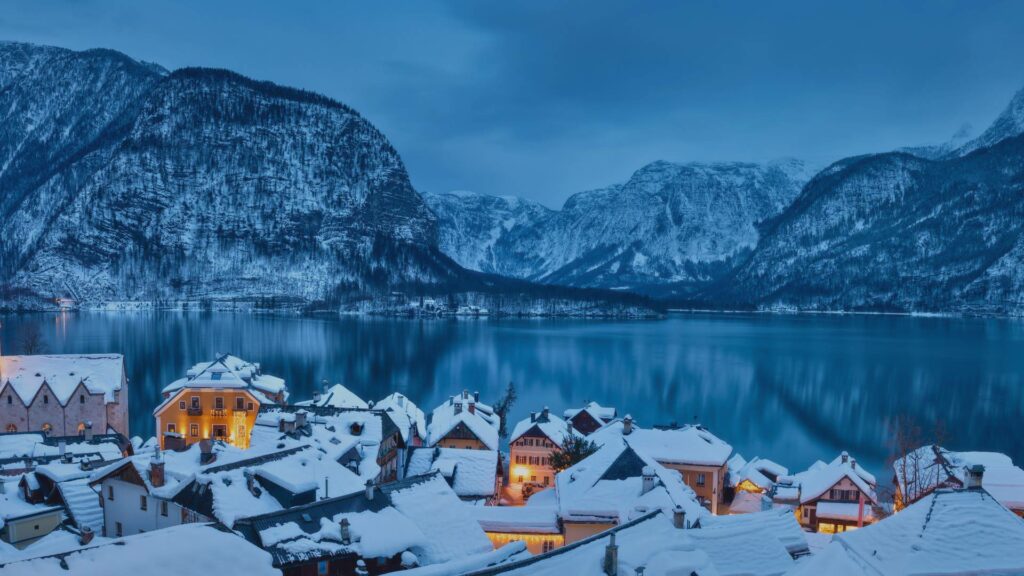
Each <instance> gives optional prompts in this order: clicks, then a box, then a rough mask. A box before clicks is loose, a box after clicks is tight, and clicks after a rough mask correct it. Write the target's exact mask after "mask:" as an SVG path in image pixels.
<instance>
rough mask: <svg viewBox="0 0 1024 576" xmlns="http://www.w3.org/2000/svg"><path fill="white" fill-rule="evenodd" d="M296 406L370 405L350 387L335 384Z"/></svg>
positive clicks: (340, 406)
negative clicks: (318, 395) (313, 398)
mask: <svg viewBox="0 0 1024 576" xmlns="http://www.w3.org/2000/svg"><path fill="white" fill-rule="evenodd" d="M295 405H296V406H330V407H332V408H369V407H370V405H369V404H367V403H366V401H365V400H363V399H362V398H360V397H359V396H357V395H356V394H355V392H352V391H351V390H349V389H348V388H346V387H344V386H342V385H341V384H335V385H334V386H331V387H330V388H328V389H327V390H325V391H324V392H322V393H321V394H320V397H319V398H317V399H316V400H303V401H302V402H296V403H295Z"/></svg>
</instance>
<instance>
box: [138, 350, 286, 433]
mask: <svg viewBox="0 0 1024 576" xmlns="http://www.w3.org/2000/svg"><path fill="white" fill-rule="evenodd" d="M228 358H231V357H229V356H222V357H221V358H219V359H217V360H215V361H213V362H210V363H207V364H201V365H197V367H195V368H193V369H192V370H189V374H188V376H187V377H186V378H185V379H184V381H180V380H179V381H176V382H174V383H173V384H171V385H170V386H168V387H167V388H165V389H164V401H163V402H162V403H161V404H160V405H159V406H157V407H156V409H155V410H154V411H153V416H154V417H155V418H156V430H157V437H158V438H159V441H160V448H161V449H162V450H183V449H185V448H187V447H188V446H191V445H192V444H195V443H196V442H199V441H200V440H221V441H223V442H227V443H228V444H231V445H234V446H237V447H239V448H248V447H249V440H250V434H251V432H252V427H253V425H255V423H256V413H257V412H258V411H259V408H260V403H261V399H266V396H265V394H263V393H262V392H261V391H260V390H256V389H253V388H252V383H251V381H247V380H246V378H245V374H240V373H239V372H238V371H237V370H235V369H233V368H232V367H231V366H230V365H229V364H228V363H227V362H226V361H225V360H226V359H228ZM197 368H198V369H197Z"/></svg>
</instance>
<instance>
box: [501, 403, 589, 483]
mask: <svg viewBox="0 0 1024 576" xmlns="http://www.w3.org/2000/svg"><path fill="white" fill-rule="evenodd" d="M571 434H573V432H572V428H571V426H570V425H569V424H568V423H567V422H566V421H565V420H562V419H561V418H559V417H558V416H555V415H554V414H551V411H550V410H549V409H548V408H547V406H545V407H544V409H543V410H541V411H540V412H533V413H531V414H530V417H529V418H525V419H523V420H521V421H519V422H518V423H517V424H516V427H515V428H514V429H513V430H512V436H511V438H509V442H508V445H509V452H510V456H509V459H510V466H511V474H510V479H511V481H512V482H513V483H518V484H522V483H523V482H537V483H540V484H542V485H544V486H550V485H551V483H552V482H553V481H554V479H555V470H554V468H552V467H551V452H552V451H554V450H558V449H561V448H562V445H563V444H564V442H565V438H566V437H567V436H568V435H571Z"/></svg>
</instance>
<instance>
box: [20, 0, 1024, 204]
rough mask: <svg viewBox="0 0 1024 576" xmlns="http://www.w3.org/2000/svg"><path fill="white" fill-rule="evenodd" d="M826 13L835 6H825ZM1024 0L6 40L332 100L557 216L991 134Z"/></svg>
mask: <svg viewBox="0 0 1024 576" xmlns="http://www.w3.org/2000/svg"><path fill="white" fill-rule="evenodd" d="M826 4H827V5H826ZM1022 30H1024V2H980V1H979V2H944V1H927V2H926V1H922V2H898V3H896V2H843V3H839V2H828V3H824V2H818V1H807V2H763V1H762V2H750V3H735V2H733V3H721V2H664V3H656V2H540V1H538V2H523V3H514V2H502V3H497V2H494V3H492V2H476V1H467V2H344V3H343V2H274V3H270V2H266V3H260V2H223V1H216V2H210V1H185V2H181V1H179V2H173V3H172V2H162V1H161V2H156V1H145V2H137V1H123V2H105V1H95V0H77V1H74V2H56V1H48V0H47V1H43V0H29V1H19V0H16V1H5V2H4V3H3V9H2V10H0V39H3V40H19V41H28V42H36V43H43V44H53V45H57V46H63V47H67V48H73V49H85V48H94V47H107V48H113V49H116V50H120V51H123V52H125V53H127V54H129V55H130V56H132V57H134V58H137V59H141V60H147V61H153V62H157V63H159V64H162V65H163V66H165V67H167V68H171V69H173V68H177V67H181V66H213V67H224V68H230V69H232V70H235V71H238V72H241V73H243V74H246V75H248V76H252V77H254V78H258V79H262V80H271V81H274V82H277V83H280V84H286V85H292V86H296V87H301V88H306V89H309V90H314V91H318V92H322V93H324V94H327V95H329V96H331V97H333V98H336V99H338V100H341V101H343V102H345V103H347V104H350V105H351V106H353V107H355V108H356V109H357V110H359V111H360V112H361V113H362V114H363V115H365V116H366V117H367V118H369V119H370V120H371V121H372V122H374V123H375V124H376V125H377V126H378V127H379V128H380V129H381V130H382V131H383V132H384V133H385V134H386V135H387V136H388V138H389V139H390V140H391V141H392V143H394V145H395V147H396V148H397V149H398V150H399V152H400V153H401V154H402V157H403V158H404V160H405V162H406V164H407V166H408V167H409V171H410V174H411V176H412V180H413V182H414V184H415V185H416V186H417V188H419V189H421V190H431V191H448V190H472V191H476V192H483V193H489V194H511V195H518V196H524V197H527V198H531V199H534V200H537V201H540V202H542V203H544V204H547V205H549V206H553V207H557V206H560V205H561V203H562V202H563V201H564V200H565V198H566V197H567V196H569V195H570V194H572V193H575V192H579V191H582V190H587V189H590V188H596V187H602V186H606V185H608V184H612V183H615V182H620V181H623V180H625V179H627V178H628V177H629V176H630V174H631V173H632V172H633V171H634V170H636V169H637V168H639V167H641V166H642V165H644V164H646V163H648V162H651V161H653V160H658V159H664V160H670V161H676V162H686V161H694V160H702V161H704V160H754V161H760V160H769V159H773V158H779V157H785V156H792V157H797V158H804V159H807V160H810V161H811V162H814V163H825V162H828V161H831V160H836V159H838V158H840V157H843V156H847V155H852V154H861V153H866V152H876V151H884V150H889V149H893V148H896V147H899V146H905V145H915V144H924V143H934V142H939V141H943V140H946V139H948V138H949V137H950V136H951V135H952V134H953V133H954V132H956V131H957V130H958V129H959V128H960V127H961V126H963V125H964V124H970V125H971V126H973V128H974V132H975V133H977V132H980V131H981V130H983V129H984V127H985V126H986V125H987V124H988V123H989V122H990V121H991V120H992V119H993V118H994V117H995V116H996V115H997V114H998V113H999V111H1000V110H1001V109H1002V108H1003V107H1004V106H1005V105H1006V103H1007V102H1008V101H1009V99H1010V98H1011V97H1012V95H1013V94H1014V93H1015V92H1016V91H1017V90H1018V89H1020V88H1021V87H1024V33H1022Z"/></svg>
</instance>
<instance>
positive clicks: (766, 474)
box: [725, 454, 789, 514]
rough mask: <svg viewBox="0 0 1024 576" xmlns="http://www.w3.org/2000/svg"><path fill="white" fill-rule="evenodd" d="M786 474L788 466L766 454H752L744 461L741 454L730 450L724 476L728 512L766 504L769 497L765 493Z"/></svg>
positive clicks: (756, 508) (752, 509) (761, 507)
mask: <svg viewBox="0 0 1024 576" xmlns="http://www.w3.org/2000/svg"><path fill="white" fill-rule="evenodd" d="M787 475H789V470H788V469H787V468H786V467H785V466H782V465H781V464H778V463H777V462H773V461H771V460H768V459H767V458H758V457H754V458H753V459H751V460H750V461H749V462H748V461H747V460H746V459H744V458H743V456H742V455H740V454H733V456H732V457H731V458H729V461H728V473H727V475H726V479H725V486H726V489H725V495H726V500H727V501H728V502H729V514H748V513H751V512H760V511H761V510H766V509H768V508H770V507H771V499H770V498H768V497H767V494H768V493H769V492H771V490H772V488H774V487H775V481H776V480H778V479H779V477H780V476H787Z"/></svg>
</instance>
